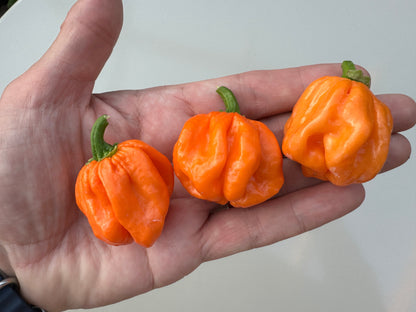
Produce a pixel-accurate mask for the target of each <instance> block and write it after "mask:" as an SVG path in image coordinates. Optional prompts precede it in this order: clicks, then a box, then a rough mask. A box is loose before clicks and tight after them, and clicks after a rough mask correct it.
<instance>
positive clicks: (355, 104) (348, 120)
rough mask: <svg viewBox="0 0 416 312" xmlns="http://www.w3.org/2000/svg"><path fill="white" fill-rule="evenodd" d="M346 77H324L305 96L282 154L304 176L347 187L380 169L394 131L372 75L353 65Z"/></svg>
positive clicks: (289, 125)
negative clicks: (373, 86)
mask: <svg viewBox="0 0 416 312" xmlns="http://www.w3.org/2000/svg"><path fill="white" fill-rule="evenodd" d="M342 69H343V75H342V77H333V76H326V77H322V78H319V79H317V80H315V81H314V82H312V83H311V84H310V85H309V86H308V87H307V88H306V90H305V91H304V92H303V94H302V95H301V97H300V98H299V100H298V101H297V103H296V105H295V106H294V108H293V112H292V115H291V117H290V118H289V120H288V121H287V123H286V125H285V129H284V138H283V144H282V151H283V154H284V155H286V156H287V157H288V158H290V159H293V160H294V161H296V162H298V163H300V164H301V165H302V170H303V173H304V175H305V176H308V177H315V178H318V179H321V180H329V181H330V182H332V183H333V184H335V185H348V184H351V183H362V182H366V181H368V180H371V179H372V178H374V177H375V175H376V174H377V173H378V172H379V171H380V170H381V169H382V167H383V165H384V163H385V161H386V158H387V153H388V149H389V142H390V136H391V131H392V127H393V121H392V116H391V113H390V110H389V108H388V107H387V106H386V105H385V104H383V103H382V102H381V101H380V100H378V99H377V98H376V97H375V96H374V94H373V93H372V92H371V91H370V89H369V86H370V77H366V76H364V75H363V73H362V71H360V70H357V69H356V68H355V66H354V64H353V63H352V62H351V61H344V62H343V63H342Z"/></svg>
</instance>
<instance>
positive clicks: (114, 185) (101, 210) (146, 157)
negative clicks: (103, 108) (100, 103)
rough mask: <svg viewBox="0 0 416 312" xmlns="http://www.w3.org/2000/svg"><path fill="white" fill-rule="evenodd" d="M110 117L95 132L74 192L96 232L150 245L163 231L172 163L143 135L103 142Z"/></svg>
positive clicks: (120, 242) (111, 238) (120, 240)
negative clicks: (120, 141)
mask: <svg viewBox="0 0 416 312" xmlns="http://www.w3.org/2000/svg"><path fill="white" fill-rule="evenodd" d="M107 119H108V116H106V115H103V116H101V117H99V118H98V119H97V121H96V122H95V124H94V126H93V128H92V131H91V148H92V154H93V158H92V159H91V160H90V161H89V162H88V163H87V164H85V165H84V166H83V167H82V169H81V170H80V172H79V174H78V177H77V181H76V186H75V195H76V202H77V205H78V207H79V209H80V210H81V211H82V212H83V213H84V214H85V216H86V217H87V218H88V221H89V224H90V226H91V228H92V230H93V232H94V234H95V235H96V236H97V237H98V238H100V239H101V240H103V241H105V242H106V243H108V244H112V245H123V244H129V243H131V242H132V241H133V240H134V241H135V242H136V243H138V244H140V245H142V246H144V247H150V246H151V245H153V243H154V242H155V241H156V239H157V238H158V237H159V236H160V234H161V232H162V229H163V226H164V221H165V217H166V214H167V212H168V208H169V202H170V195H171V194H172V191H173V183H174V182H173V181H174V180H173V176H174V175H173V168H172V165H171V163H170V161H169V160H168V159H167V158H166V157H165V156H164V155H163V154H162V153H160V152H159V151H157V150H156V149H154V148H153V147H151V146H150V145H148V144H146V143H144V142H142V141H139V140H127V141H124V142H122V143H120V144H114V145H110V144H108V143H106V142H105V141H104V138H103V136H104V131H105V128H106V127H107V125H108V121H107Z"/></svg>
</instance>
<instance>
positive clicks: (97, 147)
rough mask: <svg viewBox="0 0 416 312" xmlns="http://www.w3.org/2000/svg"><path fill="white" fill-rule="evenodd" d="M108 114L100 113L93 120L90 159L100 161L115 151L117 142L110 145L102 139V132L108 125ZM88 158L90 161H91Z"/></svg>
mask: <svg viewBox="0 0 416 312" xmlns="http://www.w3.org/2000/svg"><path fill="white" fill-rule="evenodd" d="M108 118H109V116H107V115H102V116H100V117H98V119H97V120H96V121H95V123H94V125H93V127H92V130H91V150H92V159H91V160H96V161H100V160H103V159H104V158H107V157H110V156H112V155H114V154H115V152H116V151H117V144H114V145H111V144H108V143H107V142H105V141H104V132H105V129H106V128H107V126H108V120H107V119H108ZM91 160H90V161H91Z"/></svg>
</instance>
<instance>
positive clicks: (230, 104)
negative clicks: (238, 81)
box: [217, 87, 240, 114]
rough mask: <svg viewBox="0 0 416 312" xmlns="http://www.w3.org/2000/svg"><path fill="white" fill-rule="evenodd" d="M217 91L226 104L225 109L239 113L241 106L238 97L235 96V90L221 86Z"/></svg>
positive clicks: (228, 111)
mask: <svg viewBox="0 0 416 312" xmlns="http://www.w3.org/2000/svg"><path fill="white" fill-rule="evenodd" d="M217 93H218V94H219V95H220V96H221V98H222V100H223V101H224V104H225V111H226V112H227V113H239V114H240V106H239V105H238V102H237V99H236V98H235V96H234V94H233V92H232V91H231V90H230V89H228V88H226V87H219V88H218V89H217Z"/></svg>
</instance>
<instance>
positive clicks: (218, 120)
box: [173, 87, 284, 207]
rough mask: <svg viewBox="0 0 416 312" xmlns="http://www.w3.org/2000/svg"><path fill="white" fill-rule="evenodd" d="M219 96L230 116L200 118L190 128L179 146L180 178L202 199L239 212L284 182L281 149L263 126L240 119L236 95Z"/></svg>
mask: <svg viewBox="0 0 416 312" xmlns="http://www.w3.org/2000/svg"><path fill="white" fill-rule="evenodd" d="M217 92H218V93H219V94H220V95H221V97H222V98H223V100H224V102H225V104H226V107H227V111H225V112H211V113H208V114H199V115H196V116H194V117H192V118H190V119H189V120H188V121H187V122H186V123H185V125H184V126H183V129H182V131H181V133H180V136H179V139H178V141H177V142H176V144H175V146H174V152H173V167H174V171H175V174H176V175H177V177H178V178H179V180H180V181H181V183H182V185H183V186H184V187H185V188H186V190H187V191H188V192H189V193H190V194H191V195H193V196H195V197H197V198H200V199H205V200H208V201H213V202H216V203H219V204H222V205H224V204H226V203H228V202H229V203H230V204H231V205H232V206H234V207H249V206H253V205H256V204H259V203H261V202H263V201H265V200H267V199H269V198H270V197H272V196H273V195H275V194H276V193H278V191H279V190H280V188H281V186H282V184H283V182H284V179H283V172H282V153H281V150H280V147H279V144H278V142H277V139H276V137H275V136H274V134H273V133H272V132H271V130H269V129H268V128H267V127H266V126H265V125H264V124H263V123H261V122H259V121H255V120H250V119H247V118H246V117H244V116H242V115H240V114H239V113H238V111H239V108H238V104H237V102H236V100H235V97H234V95H233V94H232V92H231V90H229V89H227V88H225V87H220V88H218V90H217ZM230 107H231V108H230Z"/></svg>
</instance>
